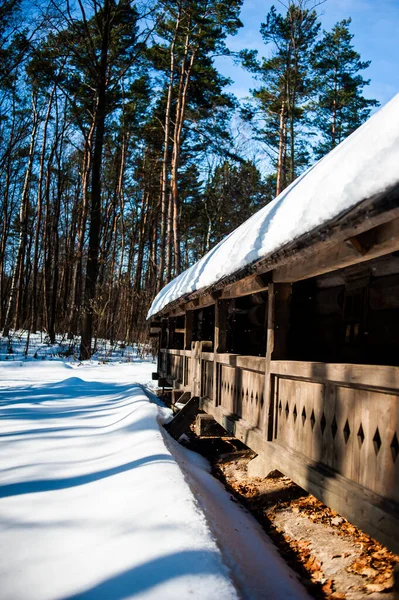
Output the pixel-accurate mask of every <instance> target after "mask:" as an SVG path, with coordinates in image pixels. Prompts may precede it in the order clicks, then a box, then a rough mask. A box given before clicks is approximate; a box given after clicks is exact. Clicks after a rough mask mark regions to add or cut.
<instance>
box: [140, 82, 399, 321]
mask: <svg viewBox="0 0 399 600" xmlns="http://www.w3.org/2000/svg"><path fill="white" fill-rule="evenodd" d="M398 183H399V94H397V95H396V96H395V97H394V98H393V99H392V100H391V101H390V102H389V103H388V104H386V105H385V106H384V107H383V108H381V109H380V110H379V111H378V112H377V113H375V114H374V115H373V116H372V117H371V118H370V119H369V120H368V121H367V122H366V123H364V124H363V125H362V126H361V127H359V128H358V129H357V130H356V131H355V132H354V133H352V135H350V136H349V137H348V138H347V139H346V140H344V141H343V142H342V143H341V144H339V146H337V147H336V148H334V150H332V151H331V152H330V153H329V154H327V156H325V157H324V158H322V159H321V160H320V161H319V162H317V163H316V164H315V165H314V166H313V167H311V168H310V169H308V170H307V171H306V172H305V173H304V174H303V175H302V176H301V177H299V178H298V179H296V180H295V181H294V182H293V183H292V184H291V185H290V186H289V187H288V188H287V189H285V190H284V191H283V192H282V193H281V194H280V195H279V196H277V198H275V200H273V202H271V203H270V204H267V205H266V206H265V207H264V208H262V209H261V210H259V211H258V212H257V213H255V214H254V215H253V216H252V217H250V218H249V219H248V220H247V221H245V222H244V223H243V224H242V225H240V227H238V228H237V229H235V230H234V231H233V232H232V233H230V234H229V235H228V236H226V237H225V238H224V239H223V240H222V241H221V242H219V244H217V246H215V247H214V248H213V249H212V250H210V251H209V252H208V253H207V254H205V256H203V257H202V258H201V259H200V260H199V261H198V262H197V263H196V264H195V265H193V266H192V267H190V268H189V269H187V270H186V271H184V272H183V273H181V274H180V275H179V276H178V277H176V278H175V279H174V280H173V281H171V282H170V283H168V285H166V286H165V287H164V288H163V289H162V290H161V291H160V292H159V294H158V295H157V296H156V297H155V299H154V301H153V303H152V305H151V308H150V310H149V312H148V315H147V318H150V317H152V316H154V315H156V314H157V313H159V312H160V311H161V310H162V309H163V308H165V306H167V305H168V304H170V303H171V302H173V301H175V300H178V299H179V298H182V297H183V296H187V295H188V294H190V293H192V292H195V291H197V290H201V289H205V288H209V287H210V286H212V285H214V284H216V283H217V282H218V281H220V280H221V279H223V278H225V277H228V276H231V275H232V274H233V273H236V272H237V271H240V270H242V269H243V268H245V267H247V266H248V265H250V264H252V263H255V262H257V261H258V260H260V259H262V258H265V257H267V256H270V255H272V254H273V253H275V252H277V251H278V250H280V249H281V248H282V247H283V246H285V245H286V244H288V243H290V242H292V241H293V240H295V239H297V238H299V237H301V236H303V235H304V234H308V233H310V232H312V231H313V230H315V229H316V228H318V227H320V226H321V225H323V224H325V223H327V222H329V221H331V220H332V219H335V218H337V217H338V216H339V215H340V214H342V213H343V212H346V211H347V210H349V209H351V208H353V207H355V206H356V205H357V204H359V203H361V202H362V201H364V200H367V199H368V198H371V197H372V196H374V195H375V194H380V193H383V192H384V191H386V190H389V189H390V188H391V187H393V186H394V185H395V184H398Z"/></svg>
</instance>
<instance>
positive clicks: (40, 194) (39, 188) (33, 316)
mask: <svg viewBox="0 0 399 600" xmlns="http://www.w3.org/2000/svg"><path fill="white" fill-rule="evenodd" d="M55 89H56V86H55V85H54V87H53V89H52V91H51V93H50V97H49V101H48V105H47V113H46V118H45V121H44V125H43V141H42V151H41V154H40V165H39V180H38V184H37V214H36V229H35V241H34V249H33V278H32V314H31V324H30V330H31V331H32V332H33V333H35V332H36V330H37V276H38V271H39V245H40V232H41V225H42V207H43V202H42V201H43V174H44V159H45V154H46V145H47V128H48V123H49V120H50V114H51V107H52V104H53V98H54V94H55Z"/></svg>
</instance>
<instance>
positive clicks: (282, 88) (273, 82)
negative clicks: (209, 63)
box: [240, 0, 320, 195]
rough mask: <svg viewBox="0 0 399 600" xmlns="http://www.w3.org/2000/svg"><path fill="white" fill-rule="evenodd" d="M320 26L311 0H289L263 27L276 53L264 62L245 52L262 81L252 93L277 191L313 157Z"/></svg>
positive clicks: (250, 113) (272, 11)
mask: <svg viewBox="0 0 399 600" xmlns="http://www.w3.org/2000/svg"><path fill="white" fill-rule="evenodd" d="M319 29H320V24H319V22H318V18H317V14H316V11H315V10H313V9H310V8H307V2H306V0H298V1H295V2H289V4H288V8H287V12H286V14H285V15H281V14H279V13H278V12H277V10H276V8H275V7H274V6H272V8H271V9H270V11H269V13H268V15H267V17H266V22H265V23H262V25H261V29H260V31H261V34H262V38H263V40H264V42H265V44H271V46H272V55H271V56H270V57H268V58H263V59H262V61H259V60H258V59H257V52H256V51H250V50H244V51H242V52H241V53H240V54H241V59H242V62H243V65H244V67H246V68H247V69H249V70H250V71H252V72H253V73H254V74H255V75H256V76H257V78H259V79H260V80H261V81H262V83H263V85H262V86H261V87H260V88H258V89H256V90H254V91H253V92H252V94H253V97H254V99H255V103H256V105H257V107H258V109H259V110H258V114H259V120H260V122H261V125H260V126H258V131H257V133H258V138H259V139H260V140H261V141H262V142H264V143H265V144H266V147H267V149H268V153H269V156H270V159H271V162H272V164H273V166H274V167H275V169H276V195H278V194H279V193H280V192H281V191H282V190H283V189H284V188H285V187H287V186H288V185H289V184H290V183H291V182H292V181H294V179H295V178H296V177H297V175H298V174H299V172H300V171H301V170H302V169H303V168H304V166H306V165H307V163H308V161H309V152H308V144H306V143H305V135H304V134H305V131H306V125H307V122H308V104H307V103H308V101H309V99H310V98H311V96H312V93H313V89H314V82H313V81H312V77H311V73H310V69H309V59H310V52H311V49H312V47H313V45H314V43H315V40H316V37H317V35H318V32H319ZM244 115H245V113H244ZM246 116H250V117H253V111H252V110H251V109H250V110H249V111H248V110H247V112H246ZM306 141H307V140H306Z"/></svg>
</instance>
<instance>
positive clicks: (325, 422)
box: [320, 413, 327, 435]
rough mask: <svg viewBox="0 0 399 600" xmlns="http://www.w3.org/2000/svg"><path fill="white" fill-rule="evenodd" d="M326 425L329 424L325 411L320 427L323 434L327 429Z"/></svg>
mask: <svg viewBox="0 0 399 600" xmlns="http://www.w3.org/2000/svg"><path fill="white" fill-rule="evenodd" d="M326 425H327V421H326V417H325V414H324V413H323V414H322V415H321V419H320V429H321V435H323V433H324V430H325V428H326Z"/></svg>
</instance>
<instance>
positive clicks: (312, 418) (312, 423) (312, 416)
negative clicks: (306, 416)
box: [310, 408, 316, 431]
mask: <svg viewBox="0 0 399 600" xmlns="http://www.w3.org/2000/svg"><path fill="white" fill-rule="evenodd" d="M315 423H316V417H315V416H314V410H313V408H312V414H311V415H310V425H311V427H312V431H313V429H314V426H315Z"/></svg>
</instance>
